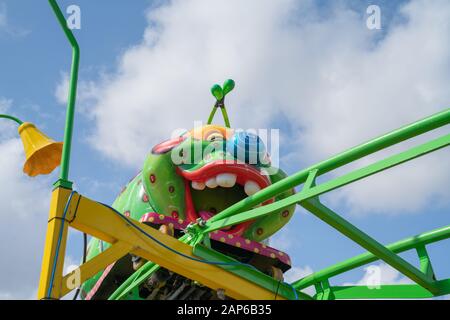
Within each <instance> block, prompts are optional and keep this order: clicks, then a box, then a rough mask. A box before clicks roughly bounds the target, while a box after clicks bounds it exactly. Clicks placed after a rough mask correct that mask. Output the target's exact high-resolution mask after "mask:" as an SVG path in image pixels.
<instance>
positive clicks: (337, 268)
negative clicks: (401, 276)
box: [292, 225, 450, 290]
mask: <svg viewBox="0 0 450 320" xmlns="http://www.w3.org/2000/svg"><path fill="white" fill-rule="evenodd" d="M448 238H450V225H448V226H445V227H443V228H439V229H435V230H432V231H429V232H425V233H422V234H420V235H416V236H413V237H410V238H407V239H403V240H401V241H398V242H395V243H392V244H390V245H387V246H386V248H387V249H389V250H390V251H391V252H394V253H401V252H405V251H408V250H412V249H415V248H416V247H420V246H426V245H428V244H432V243H435V242H439V241H442V240H445V239H448ZM377 260H379V257H377V256H376V255H374V254H373V253H370V252H366V253H363V254H360V255H358V256H355V257H353V258H351V259H348V260H345V261H343V262H341V263H338V264H335V265H333V266H330V267H327V268H325V269H323V270H320V271H317V272H315V273H313V274H311V275H309V276H306V277H304V278H302V279H300V280H298V281H296V282H294V283H293V284H292V285H293V286H294V287H295V288H296V289H297V290H303V289H305V288H308V287H309V286H311V285H315V284H316V283H318V282H320V281H322V280H325V279H329V278H331V277H334V276H337V275H340V274H342V273H344V272H347V271H350V270H353V269H356V268H359V267H361V266H364V265H367V264H369V263H372V262H375V261H377Z"/></svg>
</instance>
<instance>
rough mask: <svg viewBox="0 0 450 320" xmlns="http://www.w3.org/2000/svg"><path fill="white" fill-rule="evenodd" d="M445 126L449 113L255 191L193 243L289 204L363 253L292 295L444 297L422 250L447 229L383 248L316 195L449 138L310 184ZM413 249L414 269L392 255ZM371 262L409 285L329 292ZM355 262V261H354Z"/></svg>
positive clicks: (446, 288)
mask: <svg viewBox="0 0 450 320" xmlns="http://www.w3.org/2000/svg"><path fill="white" fill-rule="evenodd" d="M449 123H450V109H446V110H444V111H442V112H440V113H437V114H435V115H433V116H430V117H428V118H425V119H423V120H420V121H418V122H415V123H413V124H410V125H408V126H405V127H403V128H400V129H398V130H395V131H393V132H391V133H388V134H386V135H384V136H381V137H379V138H376V139H374V140H372V141H369V142H366V143H364V144H362V145H360V146H357V147H355V148H352V149H350V150H348V151H346V152H343V153H341V154H339V155H337V156H335V157H333V158H331V159H329V160H326V161H323V162H321V163H319V164H316V165H314V166H311V167H309V168H307V169H305V170H301V171H299V172H297V173H296V174H294V175H292V176H290V177H287V178H285V179H283V180H281V181H279V182H277V183H275V184H273V185H271V186H269V187H267V188H265V189H263V190H261V191H259V192H258V193H256V194H254V195H253V196H251V197H248V198H246V199H244V200H242V201H240V202H238V203H236V204H234V205H233V206H231V207H229V208H228V209H226V210H224V211H222V212H221V213H219V214H217V215H216V216H214V217H212V218H211V219H210V220H208V221H207V222H206V223H205V226H204V227H203V228H202V227H200V228H197V229H195V228H193V229H192V230H194V231H196V230H197V231H196V232H198V233H199V234H200V235H197V237H198V238H199V239H201V238H202V237H204V236H207V234H209V233H210V232H212V231H215V230H219V229H222V228H224V227H228V226H232V225H236V224H239V223H242V222H245V221H248V220H252V219H255V218H259V217H263V216H265V215H268V214H270V213H272V212H274V211H277V210H280V209H283V208H285V207H287V206H290V205H292V204H299V205H301V206H302V207H304V208H305V209H306V210H308V211H309V212H310V213H312V214H314V215H315V216H317V217H318V218H319V219H321V220H322V221H324V222H325V223H327V224H328V225H330V226H332V227H333V228H334V229H336V230H337V231H339V232H340V233H342V234H343V235H345V236H346V237H348V238H349V239H351V240H352V241H354V242H356V243H358V244H359V245H360V246H362V247H363V248H365V249H366V250H367V251H368V253H366V254H364V255H362V256H358V257H355V258H353V259H350V260H348V261H346V262H343V263H341V264H338V265H336V266H333V267H330V268H327V269H325V270H324V271H319V272H317V273H314V274H312V275H311V276H309V277H306V278H304V279H301V280H299V281H297V282H294V283H293V285H294V287H295V288H296V289H297V290H302V289H304V288H306V287H308V286H311V285H314V286H315V288H316V292H317V294H316V296H315V298H316V299H340V298H401V297H405V298H407V297H421V298H425V297H430V296H439V295H444V294H448V293H450V279H446V280H441V281H438V280H436V279H435V274H434V272H433V269H432V265H431V261H430V258H429V256H428V253H427V250H426V247H425V245H426V244H428V243H431V242H436V241H440V240H443V239H447V238H448V237H449V228H448V227H445V228H443V229H439V230H436V231H434V232H432V233H431V234H424V235H420V236H417V237H414V238H411V239H407V240H404V241H401V242H399V243H396V244H393V245H391V246H384V245H382V244H381V243H379V242H378V241H376V240H375V239H374V238H372V237H370V236H369V235H368V234H366V233H364V232H363V231H362V230H360V229H358V228H357V227H356V226H354V225H353V224H351V223H350V222H348V221H347V220H345V219H344V218H342V217H341V216H340V215H339V214H337V213H335V212H334V211H332V210H331V209H329V208H327V207H326V206H325V205H323V204H322V203H321V202H320V200H319V196H320V195H322V194H325V193H327V192H330V191H332V190H335V189H338V188H341V187H343V186H345V185H348V184H350V183H353V182H356V181H358V180H361V179H364V178H366V177H369V176H371V175H374V174H376V173H379V172H381V171H384V170H387V169H389V168H392V167H394V166H397V165H400V164H402V163H404V162H407V161H410V160H413V159H415V158H418V157H421V156H423V155H426V154H428V153H431V152H434V151H436V150H439V149H441V148H444V147H447V146H448V145H449V144H450V134H447V135H444V136H442V137H439V138H437V139H434V140H431V141H428V142H426V143H423V144H421V145H419V146H415V147H412V148H410V149H408V150H406V151H403V152H401V153H398V154H395V155H392V156H390V157H387V158H385V159H383V160H380V161H377V162H375V163H373V164H371V165H368V166H365V167H363V168H360V169H357V170H354V171H351V172H350V173H347V174H344V175H342V176H340V177H337V178H334V179H332V180H330V181H327V182H324V183H322V184H320V185H316V182H315V181H316V178H317V177H318V176H320V175H322V174H324V173H327V172H330V171H332V170H334V169H337V168H339V167H342V166H344V165H346V164H349V163H351V162H353V161H356V160H358V159H361V158H363V157H365V156H367V155H370V154H372V153H375V152H378V151H380V150H383V149H385V148H387V147H390V146H393V145H395V144H398V143H400V142H402V141H405V140H407V139H410V138H413V137H416V136H418V135H420V134H423V133H425V132H428V131H431V130H434V129H437V128H439V127H442V126H445V125H447V124H449ZM300 184H303V189H302V190H301V191H300V192H299V193H297V194H294V195H292V196H290V197H288V198H285V199H283V200H279V201H276V202H274V203H272V204H269V205H265V206H262V207H258V208H254V209H252V208H253V207H255V206H256V205H258V204H260V203H262V202H264V201H266V200H268V199H270V198H272V197H274V196H276V195H277V194H280V193H283V192H285V191H287V190H289V189H291V188H293V187H295V186H298V185H300ZM409 249H416V251H417V253H418V256H419V261H420V269H418V268H416V267H415V266H413V265H412V264H410V263H409V262H407V261H406V260H404V259H403V258H401V257H400V256H398V255H397V254H396V253H397V252H402V251H405V250H409ZM375 260H383V261H384V262H386V263H387V264H389V265H390V266H392V267H393V268H395V269H396V270H398V271H399V272H400V273H402V274H403V275H405V276H406V277H408V278H409V279H411V280H412V281H413V282H414V283H415V284H412V285H389V286H381V289H380V290H375V291H373V290H370V289H369V288H367V287H332V286H331V285H330V283H329V278H330V277H332V276H334V275H337V274H340V273H343V272H346V271H350V270H352V269H354V268H357V267H359V266H361V265H364V264H367V263H370V262H372V261H375ZM355 261H356V262H355Z"/></svg>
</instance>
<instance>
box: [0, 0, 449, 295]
mask: <svg viewBox="0 0 450 320" xmlns="http://www.w3.org/2000/svg"><path fill="white" fill-rule="evenodd" d="M49 3H50V5H51V7H52V9H53V10H54V12H55V14H56V16H57V19H58V21H59V23H60V25H61V27H62V28H63V30H64V33H65V35H66V36H67V38H68V40H69V42H70V44H71V46H72V50H73V60H72V70H71V78H70V91H69V100H68V110H67V119H66V128H65V134H64V147H63V151H62V159H61V173H60V179H59V180H58V181H57V182H56V183H55V189H54V191H53V195H52V200H51V208H50V217H49V221H48V228H47V235H46V242H45V250H44V256H43V260H42V271H41V279H40V284H39V290H38V298H39V299H59V298H61V297H63V296H65V295H66V294H67V293H69V292H70V291H72V290H74V289H76V286H74V283H73V280H74V279H75V278H76V277H78V278H77V280H78V281H76V283H82V282H84V281H85V280H87V279H89V278H90V277H92V276H93V275H95V274H96V273H98V272H99V271H100V270H103V269H104V268H106V267H107V266H108V265H110V264H111V263H113V262H115V261H117V260H118V259H120V258H121V257H123V256H125V255H127V254H129V253H131V254H134V255H137V256H140V257H142V258H144V259H146V260H148V261H149V262H147V263H146V264H145V265H143V266H142V267H141V268H140V269H138V270H137V271H136V272H135V273H134V274H133V275H131V276H130V277H129V278H128V279H127V280H126V281H124V282H123V283H122V285H121V286H120V287H119V288H118V289H117V290H116V291H115V292H114V293H113V294H112V295H111V296H110V298H109V299H110V300H118V299H130V298H131V299H133V298H135V299H138V298H139V296H138V287H139V285H141V284H142V283H143V282H144V281H145V280H146V279H148V277H150V276H151V275H152V274H153V273H154V272H155V271H156V270H158V269H159V268H160V267H161V268H166V269H168V270H171V271H173V272H175V273H177V274H180V275H182V276H184V277H186V278H188V279H192V280H194V281H197V282H198V283H201V284H202V285H205V286H207V287H209V288H211V289H213V290H219V289H220V290H223V292H224V294H226V295H227V296H229V297H231V298H234V299H263V300H264V299H265V300H271V299H300V300H303V299H315V300H330V299H377V298H381V299H383V298H384V299H387V298H430V297H436V296H442V295H446V294H449V293H450V279H440V280H438V279H436V275H435V273H434V271H433V267H432V263H431V259H430V257H429V255H428V252H427V246H428V245H430V244H433V243H437V242H440V241H443V240H445V239H448V238H449V237H450V225H449V226H445V227H442V228H440V229H436V230H433V231H430V232H426V233H423V234H420V235H416V236H414V237H411V238H407V239H404V240H401V241H399V242H396V243H393V244H389V245H386V246H385V245H383V244H381V243H380V242H378V241H377V240H375V239H374V238H372V237H371V236H369V235H368V234H366V233H365V232H363V231H362V230H360V229H359V228H357V227H356V226H354V225H353V224H351V223H350V222H348V221H347V220H345V219H344V218H343V217H342V216H340V215H339V214H338V213H336V212H334V211H333V210H331V209H330V208H328V207H326V206H325V205H324V204H322V203H321V202H320V196H321V195H324V194H326V193H328V192H330V191H333V190H335V189H339V188H341V187H343V186H346V185H348V184H351V183H354V182H356V181H359V180H362V179H365V178H367V177H370V176H372V175H374V174H377V173H380V172H382V171H385V170H387V169H390V168H392V167H395V166H398V165H400V164H402V163H405V162H407V161H411V160H413V159H415V158H418V157H421V156H424V155H426V154H428V153H431V152H434V151H437V150H439V149H442V148H444V147H447V146H448V145H449V144H450V134H447V135H443V136H441V137H439V138H436V139H433V140H430V141H427V142H425V143H423V144H420V145H418V146H414V147H412V148H409V149H408V150H406V151H403V152H400V153H397V154H394V155H391V156H389V157H387V158H384V159H382V160H379V161H377V162H375V163H372V164H370V165H368V166H365V167H362V168H359V169H356V170H352V171H350V172H348V173H346V174H343V175H341V176H338V177H336V178H333V179H331V180H329V181H326V182H322V183H320V184H317V183H316V180H317V178H318V177H320V176H322V175H324V174H326V173H329V172H331V171H333V170H336V169H338V168H341V167H343V166H345V165H348V164H351V163H353V162H355V161H357V160H359V159H361V158H363V157H366V156H369V155H371V154H374V153H376V152H378V151H381V150H384V149H386V148H388V147H391V146H394V145H397V144H399V143H401V142H404V141H406V140H409V139H412V138H414V137H416V136H419V135H422V134H424V133H427V132H430V131H432V130H435V129H437V128H440V127H443V126H446V125H448V124H449V123H450V109H445V110H443V111H442V112H440V113H437V114H435V115H432V116H430V117H428V118H425V119H423V120H420V121H417V122H415V123H412V124H410V125H407V126H405V127H402V128H400V129H398V130H395V131H392V132H390V133H388V134H386V135H383V136H381V137H378V138H376V139H373V140H371V141H368V142H366V143H363V144H361V145H359V146H356V147H354V148H352V149H349V150H347V151H345V152H343V153H340V154H338V155H336V156H334V157H332V158H330V159H328V160H325V161H322V162H320V163H318V164H315V165H313V166H310V167H308V168H306V169H303V170H301V171H299V172H297V173H295V174H293V175H291V176H289V177H287V178H284V179H282V180H281V181H279V182H276V183H274V184H272V185H270V186H268V187H266V188H264V189H262V190H260V191H259V192H257V193H255V194H254V195H252V196H249V197H247V198H245V199H243V200H241V201H239V202H238V203H236V204H234V205H232V206H230V207H229V208H227V209H225V210H223V211H222V212H220V213H219V214H217V215H215V216H213V217H212V218H210V219H209V220H207V221H199V222H198V223H194V224H191V225H190V226H189V227H188V228H187V230H186V233H185V235H184V236H183V237H181V238H180V239H175V238H173V237H171V236H168V235H166V234H163V233H161V232H159V231H158V230H156V229H153V228H151V227H149V226H147V225H145V224H142V223H139V222H138V221H135V220H132V219H130V218H127V217H125V216H123V215H121V214H120V213H119V212H117V211H115V210H114V209H112V208H110V207H108V206H106V205H104V204H101V203H98V202H96V201H93V200H90V199H87V198H86V197H83V196H81V195H79V194H78V193H76V192H75V191H73V190H72V182H70V181H69V180H68V173H69V159H70V149H71V139H72V131H73V118H74V110H75V100H76V90H77V78H78V65H79V57H80V50H79V47H78V44H77V41H76V39H75V37H74V36H73V34H72V32H71V30H70V29H69V28H68V27H67V24H66V20H65V18H64V16H63V14H62V12H61V10H60V9H59V7H58V5H57V3H56V0H49ZM222 112H226V111H225V110H222ZM213 115H214V114H212V115H211V116H210V118H211V117H212V116H213ZM0 117H3V118H9V119H11V120H14V121H16V122H17V123H18V124H21V121H20V120H18V119H16V118H12V117H11V116H6V115H0ZM225 119H227V118H225ZM298 186H301V191H300V192H298V193H296V194H293V195H291V196H289V197H287V198H284V199H282V200H279V201H276V202H273V203H270V204H267V205H265V206H261V207H257V208H254V207H255V206H257V205H259V204H261V203H263V202H265V201H267V200H269V199H271V198H272V197H274V196H276V195H278V194H280V193H283V192H285V191H287V190H289V189H292V188H294V187H298ZM292 204H298V205H300V206H302V207H303V208H305V209H306V210H307V211H309V212H310V213H312V214H313V215H315V216H316V217H318V218H319V219H321V220H322V221H323V222H325V223H326V224H328V225H330V226H331V227H333V228H334V229H336V230H337V231H338V232H340V233H341V234H342V235H344V236H346V237H347V238H349V239H350V240H352V241H353V242H355V243H357V244H358V245H360V246H361V247H363V248H364V249H366V250H367V252H366V253H363V254H361V255H358V256H356V257H353V258H351V259H348V260H346V261H343V262H341V263H338V264H336V265H333V266H330V267H327V268H325V269H323V270H321V271H318V272H315V273H313V274H311V275H309V276H306V277H304V278H302V279H299V280H298V281H295V282H293V283H291V284H287V283H284V282H281V281H277V280H275V279H274V278H272V277H269V276H268V275H266V274H264V273H262V272H260V271H258V270H256V269H255V268H254V267H252V266H249V265H246V264H243V263H240V262H238V261H236V260H234V259H232V258H230V257H228V256H226V255H224V254H222V253H219V252H217V251H214V250H213V249H211V247H210V246H209V236H208V235H209V234H210V233H211V232H213V231H215V230H220V229H223V228H225V227H228V226H233V225H237V224H240V223H243V222H245V221H248V220H252V219H255V218H258V217H262V216H266V215H268V214H270V213H272V212H274V211H277V210H280V209H282V208H285V207H287V206H289V205H292ZM69 227H71V228H74V229H76V230H79V231H81V232H84V233H86V234H88V235H91V236H93V237H96V238H99V239H101V240H102V241H106V242H108V243H110V244H112V246H111V247H110V248H109V249H107V250H106V251H104V252H103V253H101V254H99V255H98V256H96V257H94V258H92V259H91V260H89V261H87V262H85V263H83V264H82V265H81V266H80V267H79V269H77V270H74V271H72V272H71V273H69V274H67V275H65V276H63V274H62V269H63V264H64V255H65V249H66V240H67V233H68V228H69ZM410 250H415V251H416V252H417V256H418V259H419V265H420V267H419V268H417V267H415V266H414V265H412V264H411V263H409V262H408V261H406V260H404V259H403V258H401V257H400V256H399V255H398V254H399V253H402V252H405V251H410ZM377 260H382V261H384V262H385V263H387V264H389V265H390V266H391V267H393V268H394V269H396V270H398V271H399V272H400V273H402V274H403V275H405V276H406V277H408V278H409V279H410V280H412V281H413V282H414V284H392V285H381V286H380V288H379V289H378V290H371V289H370V288H368V287H367V286H333V285H332V284H331V279H332V278H333V277H335V276H338V275H340V274H342V273H345V272H348V271H351V270H354V269H355V268H358V267H361V266H364V265H367V264H369V263H372V262H374V261H377ZM310 286H314V287H315V290H316V294H315V295H314V296H310V295H307V294H306V293H304V292H302V290H303V289H305V288H307V287H310Z"/></svg>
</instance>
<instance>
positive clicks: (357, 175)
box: [203, 135, 450, 233]
mask: <svg viewBox="0 0 450 320" xmlns="http://www.w3.org/2000/svg"><path fill="white" fill-rule="evenodd" d="M449 144H450V135H446V136H443V137H440V138H438V139H435V140H433V141H430V142H427V143H424V144H422V145H419V146H417V147H414V148H411V149H409V150H407V151H404V152H402V153H399V154H396V155H393V156H391V157H389V158H387V159H384V160H380V161H378V162H376V163H374V164H371V165H369V166H366V167H363V168H361V169H358V170H355V171H352V172H350V173H348V174H346V175H343V176H341V177H338V178H335V179H333V180H330V181H328V182H326V183H323V184H321V185H318V186H314V187H312V188H308V189H303V190H302V192H300V193H296V194H294V195H292V196H290V197H287V198H285V199H282V200H279V201H276V202H274V203H272V204H269V205H265V206H262V207H259V208H255V209H251V210H248V211H245V212H242V213H235V214H234V215H232V216H230V217H225V218H222V219H220V220H217V219H215V221H211V220H213V218H215V217H216V216H215V217H213V218H211V219H210V220H208V221H207V223H206V227H205V229H204V230H203V232H204V233H209V232H212V231H215V230H219V229H222V228H225V227H228V226H232V225H235V224H239V223H242V222H245V221H248V220H252V219H256V218H260V217H262V216H265V215H268V214H270V213H272V212H274V211H277V210H281V209H283V208H285V207H287V206H290V205H292V204H295V203H300V202H302V201H305V200H308V199H311V198H314V197H317V196H320V195H322V194H324V193H326V192H329V191H332V190H335V189H337V188H340V187H343V186H345V185H347V184H349V183H352V182H355V181H358V180H361V179H363V178H366V177H368V176H371V175H373V174H376V173H378V172H381V171H383V170H386V169H389V168H392V167H394V166H397V165H399V164H402V163H404V162H406V161H410V160H413V159H415V158H417V157H420V156H423V155H425V154H428V153H430V152H433V151H436V150H438V149H441V148H444V147H446V146H448V145H449ZM311 172H316V174H318V173H319V172H320V170H319V169H318V168H316V169H312V170H311ZM309 176H310V175H309ZM286 179H289V178H286ZM284 180H285V179H284ZM281 181H283V180H281ZM281 181H280V182H281ZM274 185H275V184H274ZM272 186H273V185H272ZM268 188H270V187H268ZM268 188H266V189H268ZM266 189H263V190H261V191H260V192H262V191H264V190H266ZM284 190H285V189H281V190H280V192H279V193H281V192H284ZM258 193H259V192H258ZM246 201H251V197H248V198H247V199H244V200H242V201H241V202H244V203H245V202H246Z"/></svg>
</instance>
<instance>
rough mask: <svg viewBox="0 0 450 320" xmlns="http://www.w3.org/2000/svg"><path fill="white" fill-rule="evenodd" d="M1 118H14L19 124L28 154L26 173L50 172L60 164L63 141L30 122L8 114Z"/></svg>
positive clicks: (25, 164) (31, 175)
mask: <svg viewBox="0 0 450 320" xmlns="http://www.w3.org/2000/svg"><path fill="white" fill-rule="evenodd" d="M0 118H4V119H9V120H12V121H14V122H16V123H17V124H18V125H19V128H18V132H19V135H20V138H21V139H22V143H23V148H24V150H25V156H26V160H25V163H24V165H23V172H24V173H26V174H27V175H29V176H30V177H35V176H37V175H40V174H50V173H51V172H53V170H55V169H56V168H57V167H58V166H59V165H60V163H61V154H62V149H63V143H62V142H55V141H54V140H52V139H51V138H49V137H48V136H47V135H45V134H44V133H43V132H42V131H40V130H39V129H38V128H36V126H35V125H34V124H32V123H30V122H22V121H21V120H19V119H17V118H15V117H13V116H10V115H6V114H0Z"/></svg>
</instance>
